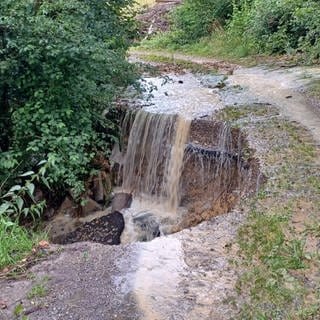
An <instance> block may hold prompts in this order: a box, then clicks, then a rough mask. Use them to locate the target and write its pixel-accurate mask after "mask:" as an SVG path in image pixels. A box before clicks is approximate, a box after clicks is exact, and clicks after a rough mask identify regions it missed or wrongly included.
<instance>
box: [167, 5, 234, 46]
mask: <svg viewBox="0 0 320 320" xmlns="http://www.w3.org/2000/svg"><path fill="white" fill-rule="evenodd" d="M231 13H232V1H231V0H222V1H221V0H186V1H185V2H184V3H183V5H182V6H180V7H178V8H177V9H176V10H175V12H174V13H173V15H172V21H173V31H174V37H173V38H174V40H175V41H176V42H177V43H179V44H186V43H190V42H192V41H195V40H197V39H199V38H201V37H203V36H206V35H208V34H209V33H210V32H212V31H213V30H214V29H216V28H217V27H220V26H221V25H223V24H224V23H225V21H226V19H227V18H228V17H229V16H230V15H231Z"/></svg>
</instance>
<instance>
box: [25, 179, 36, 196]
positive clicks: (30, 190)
mask: <svg viewBox="0 0 320 320" xmlns="http://www.w3.org/2000/svg"><path fill="white" fill-rule="evenodd" d="M26 187H27V189H28V194H29V196H30V197H31V198H32V199H33V193H34V189H35V186H34V184H33V183H28V184H27V185H26Z"/></svg>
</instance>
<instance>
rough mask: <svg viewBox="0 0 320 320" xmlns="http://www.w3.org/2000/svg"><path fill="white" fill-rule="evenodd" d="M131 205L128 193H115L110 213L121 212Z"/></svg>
mask: <svg viewBox="0 0 320 320" xmlns="http://www.w3.org/2000/svg"><path fill="white" fill-rule="evenodd" d="M131 203H132V194H130V193H124V192H121V193H116V194H115V195H114V198H113V200H112V205H111V206H112V209H111V211H112V212H113V211H121V210H122V209H127V208H130V206H131Z"/></svg>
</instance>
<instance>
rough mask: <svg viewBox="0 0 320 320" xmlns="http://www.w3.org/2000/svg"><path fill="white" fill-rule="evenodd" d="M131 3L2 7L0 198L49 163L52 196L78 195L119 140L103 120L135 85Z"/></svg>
mask: <svg viewBox="0 0 320 320" xmlns="http://www.w3.org/2000/svg"><path fill="white" fill-rule="evenodd" d="M130 3H131V1H130V0H122V1H119V0H113V1H107V2H105V1H100V0H93V1H92V0H90V1H89V0H85V1H83V0H73V1H65V0H57V1H49V0H2V1H1V2H0V103H1V104H0V108H1V110H0V111H1V112H0V114H1V125H0V180H1V181H6V183H5V184H4V185H3V184H2V190H0V193H3V192H4V191H5V189H8V188H9V187H10V184H12V181H10V179H7V177H8V176H12V177H13V176H17V175H19V174H21V173H23V172H25V171H27V170H30V169H32V168H33V167H34V166H36V164H37V163H38V162H39V161H40V160H42V159H48V158H49V157H50V158H51V159H52V164H53V165H52V166H51V167H50V170H49V171H48V180H49V182H50V185H51V186H52V188H53V191H55V192H58V191H61V190H67V189H72V192H73V194H74V195H76V196H79V195H81V193H82V192H83V190H84V180H85V178H86V177H87V176H88V174H89V173H90V170H91V162H92V159H93V158H94V157H95V155H96V154H97V153H98V152H104V153H107V152H109V151H110V148H111V144H112V143H113V141H114V140H115V139H116V134H117V127H116V126H117V123H116V119H112V118H108V115H107V117H105V116H103V114H104V113H105V110H110V108H112V102H113V100H114V99H115V97H116V96H117V94H118V93H119V92H120V90H121V89H122V88H123V87H126V86H127V85H128V84H131V83H132V82H133V81H134V80H135V76H134V72H133V69H132V67H131V66H130V65H129V63H127V62H126V56H125V54H126V53H125V52H126V49H127V48H128V46H129V44H130V38H131V37H132V35H133V27H134V24H133V22H132V18H131V16H130V14H129V11H128V10H126V11H124V9H126V8H127V6H128V5H130ZM124 13H125V14H124ZM109 114H110V113H109Z"/></svg>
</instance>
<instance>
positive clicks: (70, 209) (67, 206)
mask: <svg viewBox="0 0 320 320" xmlns="http://www.w3.org/2000/svg"><path fill="white" fill-rule="evenodd" d="M77 212H78V206H77V205H76V204H75V203H74V202H73V201H72V200H71V198H70V197H66V198H65V199H64V201H63V202H62V204H61V206H60V208H59V209H58V213H61V214H64V215H70V216H76V215H77Z"/></svg>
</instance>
